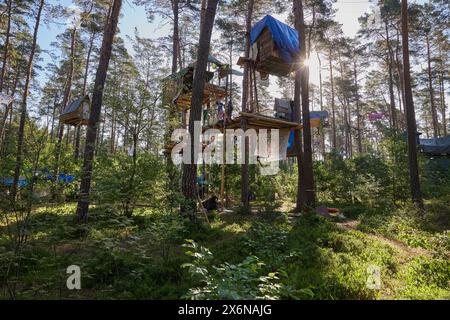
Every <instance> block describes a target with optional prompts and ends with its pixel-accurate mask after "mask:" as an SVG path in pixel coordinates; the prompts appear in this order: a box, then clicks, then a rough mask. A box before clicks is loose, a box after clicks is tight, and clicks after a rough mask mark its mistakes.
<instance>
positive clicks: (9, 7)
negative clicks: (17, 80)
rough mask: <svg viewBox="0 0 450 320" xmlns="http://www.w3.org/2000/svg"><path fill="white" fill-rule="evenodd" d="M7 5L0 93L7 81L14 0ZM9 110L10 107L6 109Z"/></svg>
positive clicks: (7, 2) (10, 0)
mask: <svg viewBox="0 0 450 320" xmlns="http://www.w3.org/2000/svg"><path fill="white" fill-rule="evenodd" d="M6 5H7V9H6V10H7V19H8V22H7V24H6V34H5V43H4V44H3V47H4V48H3V64H2V71H1V74H0V93H1V92H2V90H3V83H4V80H5V73H6V66H7V63H8V49H9V39H10V32H11V10H12V0H9V1H6ZM6 108H8V107H6ZM5 112H6V111H5Z"/></svg>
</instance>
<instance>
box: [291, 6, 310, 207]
mask: <svg viewBox="0 0 450 320" xmlns="http://www.w3.org/2000/svg"><path fill="white" fill-rule="evenodd" d="M294 15H295V26H296V29H297V31H298V36H299V44H300V61H301V62H303V61H305V60H306V49H307V48H306V32H305V19H304V14H303V1H302V0H294ZM296 76H297V79H296V82H299V81H300V85H301V101H302V120H303V159H302V160H303V161H301V162H300V163H299V167H300V166H302V167H303V176H300V174H299V182H300V180H301V179H303V186H304V192H305V200H306V201H305V203H304V204H302V209H306V210H307V209H309V208H313V207H314V206H315V191H314V173H313V161H312V146H311V122H310V116H309V113H310V112H309V68H308V66H303V67H302V68H301V72H297V73H296ZM298 76H300V79H298ZM297 204H298V202H297ZM297 209H299V208H298V207H297Z"/></svg>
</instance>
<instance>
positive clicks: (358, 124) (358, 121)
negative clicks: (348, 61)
mask: <svg viewBox="0 0 450 320" xmlns="http://www.w3.org/2000/svg"><path fill="white" fill-rule="evenodd" d="M353 77H354V79H355V89H356V130H357V132H358V136H357V140H358V153H359V154H361V153H362V152H363V151H362V132H361V131H362V129H361V110H360V105H359V84H358V73H357V72H356V61H353Z"/></svg>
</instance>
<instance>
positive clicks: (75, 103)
mask: <svg viewBox="0 0 450 320" xmlns="http://www.w3.org/2000/svg"><path fill="white" fill-rule="evenodd" d="M85 101H89V97H88V96H85V97H81V98H78V99H76V100H73V101H72V102H71V103H69V104H68V105H67V107H65V108H64V110H63V112H62V113H61V114H68V113H71V112H74V111H76V110H78V108H80V107H81V106H82V105H83V102H85Z"/></svg>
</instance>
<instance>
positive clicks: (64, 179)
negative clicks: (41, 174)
mask: <svg viewBox="0 0 450 320" xmlns="http://www.w3.org/2000/svg"><path fill="white" fill-rule="evenodd" d="M52 178H53V176H52V175H51V174H49V175H47V176H46V179H47V180H52ZM73 181H75V176H73V175H66V174H64V173H61V174H59V175H58V182H61V183H72V182H73ZM0 184H2V185H5V186H8V187H11V186H12V185H13V184H14V179H13V178H0ZM18 185H19V187H21V188H23V187H26V186H27V185H28V180H27V179H25V178H20V179H19V183H18Z"/></svg>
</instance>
